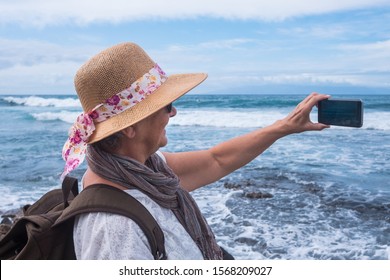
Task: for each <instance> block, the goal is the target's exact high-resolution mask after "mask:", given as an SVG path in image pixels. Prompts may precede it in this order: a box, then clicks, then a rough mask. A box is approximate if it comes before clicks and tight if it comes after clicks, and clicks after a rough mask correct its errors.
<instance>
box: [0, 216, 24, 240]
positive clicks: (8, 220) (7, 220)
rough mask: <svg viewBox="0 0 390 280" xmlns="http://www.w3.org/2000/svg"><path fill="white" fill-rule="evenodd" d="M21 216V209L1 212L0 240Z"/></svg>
mask: <svg viewBox="0 0 390 280" xmlns="http://www.w3.org/2000/svg"><path fill="white" fill-rule="evenodd" d="M22 216H23V212H22V210H21V209H15V210H10V211H7V212H5V213H4V212H2V215H1V222H0V240H1V239H2V238H3V237H4V236H5V235H6V234H7V232H8V231H9V230H10V228H11V227H12V225H13V224H14V223H15V222H16V221H17V220H19V219H20V217H22Z"/></svg>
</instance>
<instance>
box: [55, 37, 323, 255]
mask: <svg viewBox="0 0 390 280" xmlns="http://www.w3.org/2000/svg"><path fill="white" fill-rule="evenodd" d="M206 77H207V75H206V74H203V73H196V74H179V75H172V76H169V77H168V76H167V75H166V74H165V73H164V71H162V70H161V68H160V67H159V66H158V65H157V64H156V63H154V62H153V60H152V59H151V58H150V57H149V56H148V55H147V54H146V53H145V52H144V51H143V50H142V49H141V48H140V47H139V46H137V45H135V44H133V43H123V44H119V45H117V46H114V47H111V48H109V49H107V50H105V51H103V52H101V53H99V54H98V55H96V56H94V57H93V58H91V59H90V60H89V61H88V62H86V63H85V64H84V65H83V66H82V67H81V68H80V69H79V71H78V72H77V74H76V77H75V86H76V91H77V94H78V96H79V98H80V101H81V104H82V106H83V109H84V113H83V114H81V115H80V116H79V117H78V118H77V121H76V123H75V124H74V125H73V127H72V128H71V130H70V133H69V139H68V141H67V142H66V143H65V146H64V149H63V157H64V159H65V161H66V166H65V171H64V173H63V177H64V176H65V175H66V174H68V173H69V172H71V171H72V170H73V169H75V168H77V166H78V165H79V164H80V163H81V162H82V161H83V159H84V156H85V155H86V157H87V162H88V169H87V171H86V173H85V175H84V177H83V187H84V188H86V187H88V186H90V185H92V184H96V183H103V184H108V185H110V186H112V187H115V188H119V189H122V190H124V191H125V192H127V193H129V194H131V195H132V196H133V197H135V198H136V199H137V200H139V201H140V202H141V203H142V204H143V205H144V206H145V207H146V208H147V209H148V210H149V211H150V213H151V214H152V215H153V216H154V218H155V219H156V220H157V222H158V223H159V225H160V227H161V228H162V230H163V232H164V237H165V247H166V251H167V255H168V258H169V259H221V258H222V251H221V248H220V247H219V246H218V245H217V243H216V240H215V237H214V235H213V233H212V231H211V229H210V227H209V226H208V224H207V222H206V220H205V219H204V218H203V216H202V214H201V213H200V211H199V208H198V206H197V205H196V203H195V202H194V200H193V199H192V197H191V195H190V194H189V192H190V191H192V190H195V189H197V188H199V187H202V186H204V185H207V184H209V183H212V182H215V181H216V180H218V179H220V178H222V177H224V176H225V175H227V174H229V173H231V172H232V171H234V170H236V169H238V168H240V167H242V166H244V165H245V164H247V163H248V162H250V161H251V160H253V159H254V158H255V157H257V156H258V155H260V154H261V153H262V152H263V151H265V150H266V149H267V148H268V147H269V146H271V145H272V144H273V143H274V142H275V141H276V140H278V139H280V138H282V137H284V136H286V135H289V134H292V133H300V132H304V131H309V130H322V129H324V128H326V127H328V126H327V125H324V124H320V123H312V122H311V121H310V118H309V114H310V112H311V110H312V108H313V106H315V105H316V104H317V103H318V101H320V100H323V99H326V98H329V96H327V95H321V94H316V93H313V94H311V95H310V96H308V97H307V98H306V99H305V100H303V101H302V102H301V103H300V104H299V105H298V106H297V107H296V109H295V110H294V111H293V112H292V113H291V114H290V115H288V116H287V117H286V118H284V119H282V120H279V121H277V122H275V123H274V124H272V125H270V126H268V127H265V128H262V129H258V130H255V131H253V132H251V133H249V134H246V135H242V136H239V137H237V138H234V139H231V140H229V141H226V142H223V143H221V144H219V145H216V146H215V147H212V148H210V149H209V150H203V151H191V152H182V153H166V152H164V153H161V152H159V149H160V148H161V147H164V146H165V145H167V143H168V139H167V136H166V133H165V127H166V125H167V124H168V122H169V119H170V118H171V117H174V116H175V115H176V108H175V107H173V106H172V102H173V101H174V100H176V99H178V98H179V97H180V96H182V95H184V94H185V93H186V92H188V91H189V90H191V89H192V88H193V87H195V86H197V85H198V84H200V83H201V82H202V81H203V80H204V79H206ZM74 243H75V250H76V256H77V258H78V259H153V257H152V255H151V253H150V249H149V244H148V241H147V239H146V237H145V235H144V234H143V232H142V231H141V229H140V228H139V227H138V226H137V224H136V223H135V222H133V221H132V220H131V219H128V218H126V217H123V216H120V215H114V214H110V213H89V214H83V215H81V216H79V217H78V218H77V219H76V222H75V226H74Z"/></svg>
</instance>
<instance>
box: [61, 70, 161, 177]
mask: <svg viewBox="0 0 390 280" xmlns="http://www.w3.org/2000/svg"><path fill="white" fill-rule="evenodd" d="M167 78H168V76H167V75H166V74H165V72H164V71H163V70H162V69H161V68H160V67H159V66H158V65H157V64H155V65H154V67H153V68H152V69H150V70H149V72H148V73H146V74H144V75H143V76H142V77H141V78H139V79H138V80H136V81H135V82H134V83H132V84H131V86H130V87H128V88H126V89H125V90H123V91H121V92H119V93H117V94H115V95H114V96H112V97H110V98H108V99H107V100H105V101H104V102H103V103H101V104H99V105H97V106H96V107H95V108H94V109H93V110H92V111H90V112H88V113H82V114H80V115H79V116H78V117H77V120H76V122H75V123H74V124H73V126H72V127H71V128H70V130H69V134H68V135H69V137H68V140H67V141H66V142H65V145H64V147H63V149H62V158H63V159H64V160H65V162H66V164H65V168H64V172H63V173H62V175H61V180H63V178H64V177H65V176H66V175H67V174H69V173H70V172H71V171H72V170H74V169H76V168H77V167H78V166H79V165H80V164H81V163H82V162H83V161H84V158H85V153H86V150H87V143H88V139H89V138H90V136H91V135H92V134H93V132H94V131H95V124H94V123H95V122H96V123H99V122H103V121H105V120H107V119H109V118H111V117H112V116H115V115H118V114H120V113H122V112H124V111H126V110H127V109H129V108H131V107H133V106H135V105H136V104H137V103H139V102H141V101H142V100H144V99H145V98H146V97H147V96H148V95H150V94H152V93H153V92H155V91H156V89H158V88H159V87H160V86H161V85H162V84H163V83H164V82H165V81H166V80H167Z"/></svg>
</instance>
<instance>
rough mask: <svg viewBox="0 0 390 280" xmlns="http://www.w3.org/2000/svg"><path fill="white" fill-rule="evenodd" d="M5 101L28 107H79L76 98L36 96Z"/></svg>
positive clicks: (6, 98)
mask: <svg viewBox="0 0 390 280" xmlns="http://www.w3.org/2000/svg"><path fill="white" fill-rule="evenodd" d="M4 100H5V101H7V102H10V103H14V104H18V105H23V106H28V107H80V108H81V105H80V101H79V100H78V99H77V98H43V97H38V96H28V97H12V96H10V97H5V98H4Z"/></svg>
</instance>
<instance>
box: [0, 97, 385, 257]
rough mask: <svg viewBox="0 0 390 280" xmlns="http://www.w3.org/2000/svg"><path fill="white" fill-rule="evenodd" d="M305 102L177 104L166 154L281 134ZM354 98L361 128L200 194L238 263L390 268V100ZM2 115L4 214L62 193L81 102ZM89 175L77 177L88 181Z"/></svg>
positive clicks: (302, 145) (279, 146) (317, 141)
mask: <svg viewBox="0 0 390 280" xmlns="http://www.w3.org/2000/svg"><path fill="white" fill-rule="evenodd" d="M303 97H304V96H296V95H284V96H283V95H280V96H279V95H268V96H266V95H241V96H235V95H187V96H184V97H183V98H181V99H180V100H178V101H177V102H176V103H175V106H176V108H177V109H178V114H177V116H176V117H174V118H172V119H171V121H170V124H169V126H168V128H167V135H168V138H169V144H168V146H167V147H165V148H164V149H165V150H169V151H184V150H193V149H206V148H208V147H210V146H212V145H214V144H217V143H219V142H221V141H223V140H226V139H229V138H231V137H234V136H237V135H240V134H242V133H246V132H249V131H251V130H253V129H255V128H259V127H264V126H266V125H269V124H272V123H273V122H274V121H276V120H278V119H280V118H282V117H284V116H285V115H287V114H288V113H289V112H290V111H291V110H292V109H293V108H294V106H295V105H296V104H297V103H299V101H300V100H301V99H302V98H303ZM335 97H336V96H335ZM337 97H341V96H337ZM348 98H351V96H348ZM353 98H360V99H362V100H363V102H364V125H363V127H362V128H360V129H355V128H341V127H332V128H331V129H328V130H325V131H322V132H307V133H303V134H297V135H291V136H288V137H286V138H283V139H280V140H279V141H277V142H276V143H275V144H274V145H273V146H272V147H271V148H270V149H268V150H267V151H266V152H265V153H264V154H263V155H261V156H260V157H258V158H257V159H255V160H254V161H253V162H251V163H250V164H248V165H247V166H245V167H244V168H241V169H240V170H238V171H236V172H234V173H232V174H231V175H229V176H227V177H226V178H223V179H222V180H220V181H218V182H216V183H214V184H211V185H210V186H207V187H205V188H202V189H200V190H197V191H196V192H194V193H193V195H194V197H195V199H196V200H197V202H198V203H199V205H200V206H201V208H202V211H203V213H204V214H205V216H206V218H207V219H208V221H209V223H210V224H211V226H212V227H213V229H214V231H215V233H216V236H217V238H218V240H219V242H220V243H221V244H223V245H224V246H225V247H226V248H228V249H229V251H231V252H232V253H233V254H234V255H235V256H236V258H239V259H390V96H372V95H366V96H354V97H353ZM0 108H1V110H0V114H1V117H0V119H1V120H2V123H1V126H0V136H1V137H0V147H1V152H0V170H1V172H0V191H1V193H2V196H1V197H0V209H1V210H2V211H3V212H4V211H8V210H11V209H15V208H18V207H20V206H21V205H23V204H26V203H31V202H32V201H34V200H36V199H37V198H39V197H40V195H42V194H43V193H44V192H46V191H47V190H48V189H51V188H55V187H58V186H59V174H60V173H61V171H62V168H63V161H62V159H61V149H62V146H63V143H64V141H65V140H66V137H67V130H68V129H69V127H70V125H71V123H73V121H74V120H75V119H76V116H77V115H78V114H79V113H80V111H81V107H80V104H79V102H78V100H77V98H76V97H75V96H1V97H0ZM312 120H313V121H316V120H317V118H316V110H315V109H314V110H313V113H312ZM84 170H85V165H83V166H82V167H81V168H80V169H78V170H77V171H76V172H74V174H73V175H75V176H78V177H79V178H80V177H81V175H82V173H83V171H84ZM253 193H257V194H259V193H262V194H266V196H267V198H253V197H252V196H253V195H251V194H253Z"/></svg>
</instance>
